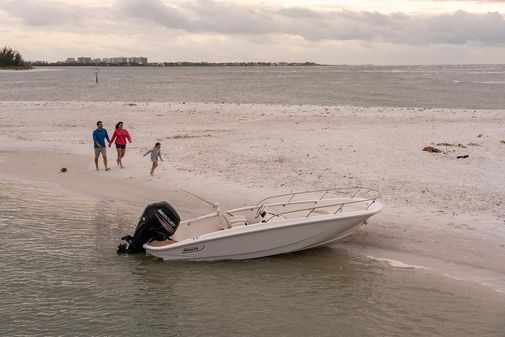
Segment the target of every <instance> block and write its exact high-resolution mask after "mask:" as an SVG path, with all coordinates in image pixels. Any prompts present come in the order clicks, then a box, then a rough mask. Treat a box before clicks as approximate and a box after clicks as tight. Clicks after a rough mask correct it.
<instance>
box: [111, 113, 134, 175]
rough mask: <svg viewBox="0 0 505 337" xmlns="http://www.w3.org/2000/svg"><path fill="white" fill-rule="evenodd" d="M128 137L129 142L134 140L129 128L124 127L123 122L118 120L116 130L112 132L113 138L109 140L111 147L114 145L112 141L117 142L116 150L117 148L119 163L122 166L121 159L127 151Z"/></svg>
mask: <svg viewBox="0 0 505 337" xmlns="http://www.w3.org/2000/svg"><path fill="white" fill-rule="evenodd" d="M127 139H128V142H129V143H131V142H132V138H131V136H130V133H129V132H128V130H126V129H123V122H118V123H117V124H116V130H114V133H113V134H112V139H111V140H110V141H109V147H110V146H111V145H112V143H114V141H115V144H116V150H117V160H116V162H117V165H118V166H119V167H121V168H124V167H123V162H122V161H121V160H122V159H123V157H124V155H125V153H126V140H127Z"/></svg>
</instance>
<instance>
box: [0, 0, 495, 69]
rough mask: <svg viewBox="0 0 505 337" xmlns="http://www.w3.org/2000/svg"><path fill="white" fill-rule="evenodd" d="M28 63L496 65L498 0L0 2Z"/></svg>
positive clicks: (4, 26) (2, 30) (7, 28)
mask: <svg viewBox="0 0 505 337" xmlns="http://www.w3.org/2000/svg"><path fill="white" fill-rule="evenodd" d="M0 45H8V46H10V47H13V48H15V49H17V50H19V51H20V52H21V53H22V54H23V55H24V57H25V59H28V60H48V61H57V60H65V59H66V58H67V57H77V56H89V57H115V56H147V57H149V60H150V61H183V60H184V61H186V60H187V61H209V62H219V61H288V62H300V61H312V62H318V63H325V64H372V63H373V64H455V63H505V0H502V1H500V0H487V1H486V0H481V1H471V0H464V1H448V0H348V1H343V0H334V1H329V0H312V1H311V0H291V1H287V0H263V1H255V0H222V1H221V0H188V1H177V0H176V1H169V0H0Z"/></svg>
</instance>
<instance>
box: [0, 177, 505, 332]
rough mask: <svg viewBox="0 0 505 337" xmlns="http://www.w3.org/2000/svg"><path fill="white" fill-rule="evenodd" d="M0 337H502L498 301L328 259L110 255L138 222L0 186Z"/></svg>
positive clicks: (48, 194)
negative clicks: (185, 259)
mask: <svg viewBox="0 0 505 337" xmlns="http://www.w3.org/2000/svg"><path fill="white" fill-rule="evenodd" d="M0 205H1V207H0V238H1V239H2V243H1V245H0V256H1V258H0V270H1V273H0V292H1V294H0V295H1V296H0V335H2V336H140V335H143V336H223V337H227V336H233V337H235V336H364V337H366V336H458V337H464V336H501V337H503V336H504V334H505V294H499V293H496V292H493V291H491V290H489V289H487V288H483V287H479V286H478V285H476V284H473V283H468V282H461V281H455V280H452V279H449V278H445V277H441V276H437V275H433V274H431V273H429V271H425V270H415V269H402V268H392V267H390V266H388V265H386V264H384V263H381V262H377V261H373V260H369V259H366V258H362V257H356V256H351V255H348V254H346V253H345V252H343V251H340V250H336V249H331V248H325V249H315V250H310V251H306V252H300V253H295V254H286V255H281V256H275V257H269V258H262V259H255V260H247V261H225V262H212V263H209V262H175V263H174V262H163V261H161V260H159V259H156V258H153V257H149V256H145V255H129V256H124V255H122V256H119V255H117V254H116V252H115V248H116V246H117V244H118V243H119V239H120V237H121V236H122V235H124V234H126V233H131V232H132V231H133V230H134V228H135V225H136V222H137V219H138V216H139V214H136V213H135V212H132V211H131V210H130V209H128V208H127V207H122V206H121V205H116V204H115V205H114V206H113V205H111V204H107V203H104V202H100V201H93V200H89V199H86V198H83V197H76V196H73V195H68V194H66V193H65V192H63V191H59V190H58V189H56V188H55V187H53V186H50V185H44V184H38V185H37V184H27V183H21V182H12V181H5V180H4V181H1V180H0Z"/></svg>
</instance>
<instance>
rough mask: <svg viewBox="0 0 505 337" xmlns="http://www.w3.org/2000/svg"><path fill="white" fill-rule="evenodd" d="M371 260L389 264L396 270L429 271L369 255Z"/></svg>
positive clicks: (421, 267)
mask: <svg viewBox="0 0 505 337" xmlns="http://www.w3.org/2000/svg"><path fill="white" fill-rule="evenodd" d="M367 257H368V258H369V259H372V260H376V261H380V262H386V263H387V264H389V265H390V266H391V267H396V268H407V269H428V268H426V267H423V266H416V265H412V264H406V263H403V262H401V261H398V260H393V259H385V258H380V257H373V256H370V255H367Z"/></svg>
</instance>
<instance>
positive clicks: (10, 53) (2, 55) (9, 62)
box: [0, 47, 25, 67]
mask: <svg viewBox="0 0 505 337" xmlns="http://www.w3.org/2000/svg"><path fill="white" fill-rule="evenodd" d="M24 65H25V61H24V60H23V57H22V56H21V54H20V53H19V52H18V51H17V50H14V49H12V48H8V47H3V48H2V49H0V67H22V66H24Z"/></svg>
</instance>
